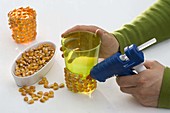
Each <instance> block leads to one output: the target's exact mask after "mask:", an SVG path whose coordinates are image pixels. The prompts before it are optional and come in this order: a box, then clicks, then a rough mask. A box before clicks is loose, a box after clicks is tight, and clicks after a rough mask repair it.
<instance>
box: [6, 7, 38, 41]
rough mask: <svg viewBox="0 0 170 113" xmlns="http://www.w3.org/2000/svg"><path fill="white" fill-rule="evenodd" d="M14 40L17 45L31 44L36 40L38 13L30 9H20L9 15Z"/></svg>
mask: <svg viewBox="0 0 170 113" xmlns="http://www.w3.org/2000/svg"><path fill="white" fill-rule="evenodd" d="M8 17H9V20H8V21H9V25H10V29H11V30H12V38H13V39H14V40H15V42H17V43H20V44H21V43H22V44H23V43H24V44H25V43H29V42H31V41H33V40H35V38H36V34H37V32H36V12H35V10H33V9H32V8H30V7H26V8H23V7H20V8H18V9H14V10H12V11H10V12H9V13H8Z"/></svg>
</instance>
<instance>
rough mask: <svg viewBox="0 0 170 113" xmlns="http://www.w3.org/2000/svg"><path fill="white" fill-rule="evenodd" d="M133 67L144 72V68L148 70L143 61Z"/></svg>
mask: <svg viewBox="0 0 170 113" xmlns="http://www.w3.org/2000/svg"><path fill="white" fill-rule="evenodd" d="M133 69H135V70H136V71H137V72H142V71H144V70H146V67H145V66H144V65H143V63H141V64H139V65H137V66H135V67H133Z"/></svg>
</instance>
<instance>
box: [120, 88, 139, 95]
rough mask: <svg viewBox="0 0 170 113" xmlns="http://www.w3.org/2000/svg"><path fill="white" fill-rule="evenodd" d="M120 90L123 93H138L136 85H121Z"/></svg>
mask: <svg viewBox="0 0 170 113" xmlns="http://www.w3.org/2000/svg"><path fill="white" fill-rule="evenodd" d="M120 90H121V91H122V92H123V93H127V94H136V91H137V88H136V87H128V88H125V87H120Z"/></svg>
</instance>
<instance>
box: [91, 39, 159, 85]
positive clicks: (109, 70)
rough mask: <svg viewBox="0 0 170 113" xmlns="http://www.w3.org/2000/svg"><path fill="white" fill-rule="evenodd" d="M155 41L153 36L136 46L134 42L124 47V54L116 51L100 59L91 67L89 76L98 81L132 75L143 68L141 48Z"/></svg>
mask: <svg viewBox="0 0 170 113" xmlns="http://www.w3.org/2000/svg"><path fill="white" fill-rule="evenodd" d="M155 42H156V39H155V38H153V39H151V40H149V41H147V42H145V43H144V44H142V45H140V46H138V47H137V46H136V45H135V44H132V45H130V46H127V47H125V48H124V53H125V54H121V53H120V52H117V53H115V54H114V55H112V56H110V57H109V58H107V59H105V60H103V61H101V62H100V63H98V64H97V65H95V66H94V67H93V68H92V70H91V72H90V76H91V77H92V78H94V79H96V80H98V81H99V82H105V81H106V79H108V78H110V77H112V76H126V75H133V74H135V73H138V72H141V71H143V70H145V69H146V68H145V66H144V65H143V62H144V54H143V52H142V51H141V50H143V49H144V48H146V47H148V46H150V45H151V44H153V43H155Z"/></svg>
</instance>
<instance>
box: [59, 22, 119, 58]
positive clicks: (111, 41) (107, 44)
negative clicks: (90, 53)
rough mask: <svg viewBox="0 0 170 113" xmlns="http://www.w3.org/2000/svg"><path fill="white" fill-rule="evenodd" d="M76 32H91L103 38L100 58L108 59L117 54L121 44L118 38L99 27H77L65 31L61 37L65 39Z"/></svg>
mask: <svg viewBox="0 0 170 113" xmlns="http://www.w3.org/2000/svg"><path fill="white" fill-rule="evenodd" d="M75 31H89V32H92V33H96V34H97V35H99V36H100V37H101V46H100V52H99V57H100V58H108V57H110V56H111V55H113V54H114V53H116V52H117V51H118V49H119V43H118V41H117V40H116V38H115V37H114V36H113V35H112V34H110V33H108V32H107V31H105V30H103V29H101V28H99V27H97V26H87V25H77V26H74V27H72V28H70V29H68V30H67V31H65V32H64V33H63V34H62V35H61V37H64V36H66V35H67V34H69V33H71V32H75ZM60 50H61V51H62V48H60ZM62 56H63V55H62Z"/></svg>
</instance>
